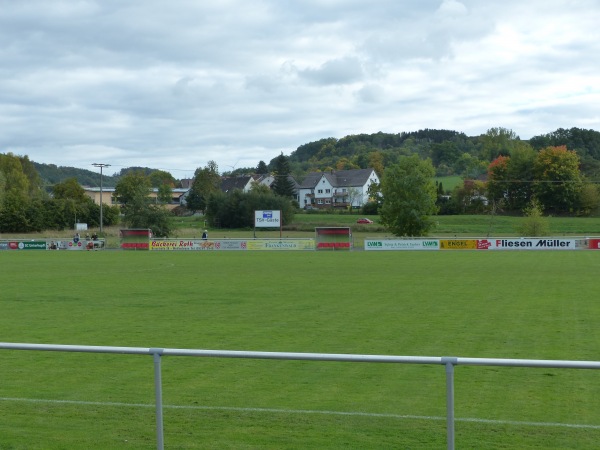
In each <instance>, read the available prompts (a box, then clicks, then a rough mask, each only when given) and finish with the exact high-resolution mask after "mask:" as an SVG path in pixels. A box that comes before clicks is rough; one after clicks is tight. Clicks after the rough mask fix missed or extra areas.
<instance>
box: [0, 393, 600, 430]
mask: <svg viewBox="0 0 600 450" xmlns="http://www.w3.org/2000/svg"><path fill="white" fill-rule="evenodd" d="M0 401H3V402H22V403H47V404H56V405H60V404H63V405H81V406H109V407H124V408H150V409H154V408H155V405H154V404H153V403H125V402H92V401H85V400H52V399H36V398H14V397H0ZM163 408H165V409H187V410H198V411H237V412H258V413H277V414H307V415H308V414H313V415H319V414H321V415H325V416H352V417H373V418H377V417H379V418H385V419H405V420H431V421H445V420H446V417H443V416H418V415H412V414H391V413H368V412H360V411H327V410H316V409H315V410H313V409H281V408H244V407H235V406H202V405H163ZM455 420H456V421H457V422H464V423H480V424H490V425H515V426H529V427H546V428H548V427H554V428H578V429H587V430H600V425H585V424H573V423H560V422H532V421H518V420H495V419H478V418H469V417H465V418H459V417H456V418H455Z"/></svg>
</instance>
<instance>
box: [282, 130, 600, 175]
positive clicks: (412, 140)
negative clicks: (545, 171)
mask: <svg viewBox="0 0 600 450" xmlns="http://www.w3.org/2000/svg"><path fill="white" fill-rule="evenodd" d="M562 145H565V146H566V147H567V149H569V150H574V151H576V152H577V154H578V155H579V157H580V160H581V170H582V172H583V174H584V175H586V176H588V177H594V178H600V132H598V131H595V130H585V129H580V128H571V129H562V128H560V129H558V130H556V131H554V132H551V133H548V134H544V135H540V136H535V137H533V138H532V139H530V140H529V141H525V140H521V139H520V138H519V136H517V135H516V134H515V133H514V132H512V131H511V130H507V129H504V128H492V129H490V130H488V132H487V133H485V134H483V135H480V136H471V137H469V136H467V135H466V134H464V133H461V132H458V131H452V130H432V129H425V130H419V131H415V132H408V133H407V132H403V133H397V134H391V133H382V132H379V133H374V134H357V135H350V136H346V137H344V138H341V139H336V138H326V139H320V140H318V141H315V142H310V143H308V144H304V145H301V146H300V147H298V148H297V149H296V150H295V151H293V152H292V153H291V154H290V166H291V168H292V171H293V172H294V173H296V174H301V173H303V172H308V171H312V170H327V169H338V170H342V169H354V168H365V167H374V168H375V169H377V170H378V171H379V170H382V169H383V168H385V167H387V166H389V165H391V164H394V163H396V162H397V161H398V158H399V157H400V156H402V155H410V154H413V153H417V154H418V155H419V156H421V157H422V158H431V160H432V162H433V165H434V167H435V168H436V171H437V174H438V175H461V176H467V177H474V176H478V175H480V174H482V173H485V171H486V169H487V166H488V165H489V163H490V162H491V161H492V160H494V159H495V158H497V157H498V156H501V155H504V156H508V155H510V154H511V152H513V151H514V150H515V149H517V148H522V147H527V146H531V147H532V148H533V149H534V150H540V149H543V148H546V147H549V146H562Z"/></svg>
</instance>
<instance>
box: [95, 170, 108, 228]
mask: <svg viewBox="0 0 600 450" xmlns="http://www.w3.org/2000/svg"><path fill="white" fill-rule="evenodd" d="M92 166H94V167H100V233H102V221H103V217H102V169H103V168H104V167H110V164H104V163H93V164H92Z"/></svg>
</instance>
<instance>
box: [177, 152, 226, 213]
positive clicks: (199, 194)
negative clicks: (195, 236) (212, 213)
mask: <svg viewBox="0 0 600 450" xmlns="http://www.w3.org/2000/svg"><path fill="white" fill-rule="evenodd" d="M220 190H221V177H220V176H219V167H218V166H217V163H216V162H214V161H209V162H208V164H207V165H206V166H205V167H204V168H202V169H201V168H198V169H196V171H195V172H194V182H193V183H192V187H191V188H190V192H189V193H188V196H187V198H186V202H187V207H188V209H190V210H191V211H194V212H196V211H204V210H205V209H206V203H207V201H208V198H209V196H210V195H211V194H213V193H216V192H219V191H220Z"/></svg>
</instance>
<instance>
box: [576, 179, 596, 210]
mask: <svg viewBox="0 0 600 450" xmlns="http://www.w3.org/2000/svg"><path fill="white" fill-rule="evenodd" d="M598 208H600V190H599V189H598V186H597V185H595V184H592V183H585V184H584V185H583V187H582V188H581V193H580V195H579V214H581V215H582V216H590V215H592V214H594V213H595V212H597V211H598Z"/></svg>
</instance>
